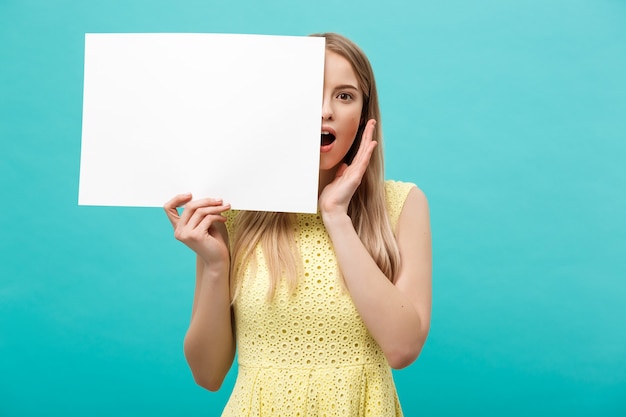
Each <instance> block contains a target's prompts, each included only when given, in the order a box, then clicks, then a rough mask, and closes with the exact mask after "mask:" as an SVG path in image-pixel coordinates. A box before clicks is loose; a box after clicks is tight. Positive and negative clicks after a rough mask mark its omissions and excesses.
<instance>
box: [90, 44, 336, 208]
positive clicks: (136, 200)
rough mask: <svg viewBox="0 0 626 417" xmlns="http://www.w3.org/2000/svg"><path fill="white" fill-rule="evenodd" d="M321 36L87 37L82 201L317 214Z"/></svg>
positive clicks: (114, 204)
mask: <svg viewBox="0 0 626 417" xmlns="http://www.w3.org/2000/svg"><path fill="white" fill-rule="evenodd" d="M324 46H325V44H324V39H323V38H315V37H304V36H301V37H300V36H268V35H231V34H180V33H179V34H171V33H169V34H155V33H153V34H86V36H85V81H84V83H85V84H84V99H83V135H82V148H81V164H80V185H79V199H78V202H79V204H81V205H103V206H145V207H158V206H162V205H163V204H164V203H165V202H166V201H167V200H169V199H170V198H171V197H173V196H174V195H176V194H179V193H183V192H192V193H193V195H194V198H195V199H196V198H202V197H208V196H211V197H220V198H223V199H224V201H225V202H229V203H230V204H231V205H232V207H233V208H235V209H245V210H260V211H287V212H305V213H314V212H316V210H317V186H318V169H319V146H320V127H321V107H322V88H323V76H324Z"/></svg>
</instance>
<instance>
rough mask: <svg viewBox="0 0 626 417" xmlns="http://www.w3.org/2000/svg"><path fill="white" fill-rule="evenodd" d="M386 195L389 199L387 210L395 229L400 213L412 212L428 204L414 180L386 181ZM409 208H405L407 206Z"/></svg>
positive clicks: (387, 199)
mask: <svg viewBox="0 0 626 417" xmlns="http://www.w3.org/2000/svg"><path fill="white" fill-rule="evenodd" d="M385 197H386V201H387V212H388V213H389V219H390V220H391V225H392V227H393V229H394V230H395V228H396V226H397V224H398V221H399V219H400V215H401V214H402V213H403V212H404V211H409V212H412V211H414V210H419V208H420V207H422V208H424V207H427V206H428V203H427V201H426V196H425V195H424V192H423V191H422V190H420V189H419V188H418V187H417V185H415V184H414V183H412V182H404V181H395V180H386V181H385ZM407 205H408V206H409V207H406V208H407V210H405V206H407Z"/></svg>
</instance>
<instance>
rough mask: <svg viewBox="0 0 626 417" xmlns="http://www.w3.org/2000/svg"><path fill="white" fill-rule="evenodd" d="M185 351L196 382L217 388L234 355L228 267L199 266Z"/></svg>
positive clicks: (212, 389)
mask: <svg viewBox="0 0 626 417" xmlns="http://www.w3.org/2000/svg"><path fill="white" fill-rule="evenodd" d="M197 274H198V276H197V280H198V281H197V284H196V294H195V295H194V306H193V313H192V318H191V322H190V324H189V329H188V330H187V334H186V336H185V343H184V350H185V357H186V359H187V363H188V364H189V367H190V368H191V371H192V373H193V375H194V379H195V380H196V382H197V383H198V384H199V385H201V386H203V387H205V388H207V389H209V390H211V391H216V390H217V389H219V387H220V386H221V384H222V381H223V380H224V377H225V376H226V374H227V373H228V371H229V369H230V367H231V365H232V362H233V358H234V356H235V340H234V335H233V326H232V316H231V306H230V289H229V281H228V267H227V266H225V267H217V268H208V267H204V268H198V272H197Z"/></svg>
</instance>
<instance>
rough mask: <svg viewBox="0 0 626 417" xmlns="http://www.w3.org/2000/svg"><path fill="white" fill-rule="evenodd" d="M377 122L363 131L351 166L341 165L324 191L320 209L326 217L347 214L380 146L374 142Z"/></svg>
mask: <svg viewBox="0 0 626 417" xmlns="http://www.w3.org/2000/svg"><path fill="white" fill-rule="evenodd" d="M375 126H376V120H374V119H371V120H369V121H368V122H367V126H365V129H364V131H363V137H362V139H361V143H360V145H359V150H358V152H357V153H356V155H355V157H354V159H353V160H352V163H351V164H350V165H348V164H346V163H345V162H344V163H341V165H340V166H339V168H338V169H337V173H336V175H335V179H334V180H333V181H332V182H331V183H330V184H328V185H326V187H324V189H323V190H322V193H321V194H320V197H319V207H320V211H321V213H322V216H324V215H335V214H346V213H347V212H348V205H349V204H350V200H351V199H352V196H353V195H354V192H355V191H356V189H357V188H358V186H359V185H360V184H361V180H362V179H363V175H364V174H365V170H366V169H367V166H368V165H369V162H370V158H371V157H372V152H373V151H374V148H375V147H376V145H377V144H378V143H377V142H376V141H374V140H373V136H374V128H375Z"/></svg>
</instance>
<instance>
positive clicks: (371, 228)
mask: <svg viewBox="0 0 626 417" xmlns="http://www.w3.org/2000/svg"><path fill="white" fill-rule="evenodd" d="M311 36H318V37H324V38H326V49H327V50H329V51H332V52H335V53H337V54H339V55H340V56H342V57H344V58H345V59H347V60H348V62H350V64H351V65H352V69H353V70H354V72H355V74H356V76H357V80H358V82H359V87H360V88H361V90H362V92H363V110H362V112H361V122H360V126H359V129H358V132H357V135H356V137H355V140H354V143H353V144H352V147H351V148H350V150H349V151H348V153H347V154H346V157H345V158H344V161H345V162H346V163H348V164H349V163H350V162H351V161H352V158H353V157H354V155H355V154H356V152H357V150H358V149H359V145H360V143H361V136H362V134H363V130H364V128H365V125H366V123H367V121H368V120H369V119H376V121H377V125H376V131H375V133H374V140H376V141H377V142H378V146H376V148H374V152H373V154H372V157H371V159H370V163H369V166H368V167H367V170H366V171H365V175H364V176H363V179H362V181H361V184H360V185H359V187H358V188H357V190H356V192H355V193H354V196H353V197H352V200H351V201H350V205H349V207H348V215H349V216H350V219H351V220H352V224H353V225H354V228H355V230H356V232H357V234H358V236H359V237H360V239H361V241H362V242H363V245H364V246H365V247H366V249H367V250H368V252H369V253H370V255H371V256H372V258H373V259H374V261H375V262H376V264H377V265H378V267H379V268H380V269H381V271H382V272H383V273H384V274H385V276H387V277H388V278H389V280H390V281H392V282H394V281H395V278H396V275H397V273H398V270H399V267H400V252H399V250H398V245H397V243H396V240H395V237H394V234H393V230H392V228H391V223H390V220H389V217H388V214H387V206H386V199H385V184H384V164H383V149H382V133H381V120H380V109H379V106H378V93H377V91H376V82H375V80H374V73H373V71H372V67H371V65H370V63H369V60H368V59H367V57H366V56H365V54H364V53H363V51H362V50H361V49H360V48H359V47H358V46H357V45H355V44H354V43H353V42H352V41H350V40H349V39H347V38H345V37H343V36H341V35H338V34H335V33H323V34H314V35H311ZM233 229H234V231H235V232H234V235H233V237H232V241H231V274H230V286H231V299H232V301H234V300H235V299H236V298H237V295H238V294H239V289H240V287H241V280H242V275H243V271H244V268H246V266H247V265H249V264H250V263H252V264H253V265H255V264H254V262H256V256H255V250H256V247H257V245H259V244H260V247H261V248H262V250H263V255H264V258H265V260H266V262H267V267H268V270H269V273H270V285H269V290H268V296H269V297H272V296H273V295H274V293H275V291H276V286H277V285H278V282H279V281H280V279H281V277H283V276H284V277H285V279H286V280H287V285H288V288H289V289H290V290H291V291H294V290H295V288H296V286H297V284H298V275H299V274H298V272H299V270H300V268H301V265H300V262H299V258H296V254H295V253H294V252H295V251H294V247H296V245H295V235H294V220H293V215H292V214H290V213H276V212H258V211H242V212H239V213H238V215H237V217H236V218H235V220H234V224H233Z"/></svg>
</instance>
